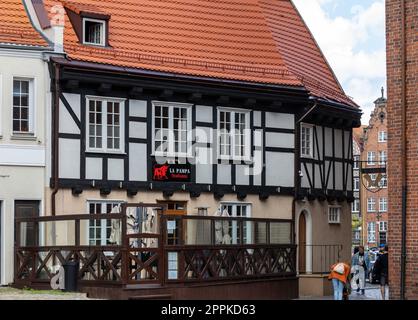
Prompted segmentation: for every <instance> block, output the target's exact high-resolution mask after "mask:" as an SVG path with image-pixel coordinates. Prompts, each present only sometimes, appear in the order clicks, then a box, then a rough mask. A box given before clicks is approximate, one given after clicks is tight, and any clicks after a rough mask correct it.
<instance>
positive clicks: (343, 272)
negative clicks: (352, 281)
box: [328, 262, 351, 300]
mask: <svg viewBox="0 0 418 320" xmlns="http://www.w3.org/2000/svg"><path fill="white" fill-rule="evenodd" d="M350 272H351V267H350V265H349V264H347V263H344V262H339V263H336V264H334V265H332V266H331V272H330V274H329V276H328V279H330V280H332V286H333V287H334V300H343V290H344V286H345V284H346V283H347V279H348V276H349V275H350Z"/></svg>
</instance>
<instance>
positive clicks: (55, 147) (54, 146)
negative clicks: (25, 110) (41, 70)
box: [51, 63, 60, 216]
mask: <svg viewBox="0 0 418 320" xmlns="http://www.w3.org/2000/svg"><path fill="white" fill-rule="evenodd" d="M54 72H55V79H54V98H53V109H52V110H53V115H54V116H53V120H52V137H53V141H52V155H53V164H52V174H53V179H54V190H53V191H52V194H51V215H53V216H55V215H56V206H55V199H56V195H57V193H58V189H59V187H58V169H59V162H58V153H59V151H58V142H59V140H58V132H59V131H58V130H59V129H58V128H59V99H60V98H59V93H60V85H59V78H60V69H59V65H58V63H54Z"/></svg>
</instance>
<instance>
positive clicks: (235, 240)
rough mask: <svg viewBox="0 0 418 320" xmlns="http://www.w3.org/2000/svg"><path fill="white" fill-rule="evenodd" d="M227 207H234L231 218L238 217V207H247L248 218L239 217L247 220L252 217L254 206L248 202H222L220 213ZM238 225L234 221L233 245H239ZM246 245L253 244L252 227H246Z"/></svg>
mask: <svg viewBox="0 0 418 320" xmlns="http://www.w3.org/2000/svg"><path fill="white" fill-rule="evenodd" d="M225 206H231V207H232V213H231V215H230V217H237V207H238V206H241V207H244V206H245V207H246V208H247V209H246V211H247V215H246V216H239V217H247V218H251V216H252V212H251V211H252V204H251V203H248V202H221V203H220V207H219V209H220V211H221V212H223V210H224V207H225ZM243 227H244V228H245V227H246V226H245V225H244V226H243ZM237 230H238V224H237V221H232V235H231V236H232V239H231V243H232V244H238V232H237ZM244 240H245V244H251V243H252V240H253V239H251V225H249V226H247V227H246V235H245V238H244Z"/></svg>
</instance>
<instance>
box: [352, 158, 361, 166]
mask: <svg viewBox="0 0 418 320" xmlns="http://www.w3.org/2000/svg"><path fill="white" fill-rule="evenodd" d="M353 160H354V164H353V169H360V162H359V161H360V156H354V159H353Z"/></svg>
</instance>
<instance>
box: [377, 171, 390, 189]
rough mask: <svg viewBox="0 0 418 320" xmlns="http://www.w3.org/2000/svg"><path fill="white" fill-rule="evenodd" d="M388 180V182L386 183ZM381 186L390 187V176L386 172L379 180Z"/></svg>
mask: <svg viewBox="0 0 418 320" xmlns="http://www.w3.org/2000/svg"><path fill="white" fill-rule="evenodd" d="M385 181H386V183H384V182H385ZM379 187H381V188H383V189H386V188H387V187H388V176H387V175H386V174H384V175H383V176H382V179H380V181H379Z"/></svg>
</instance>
